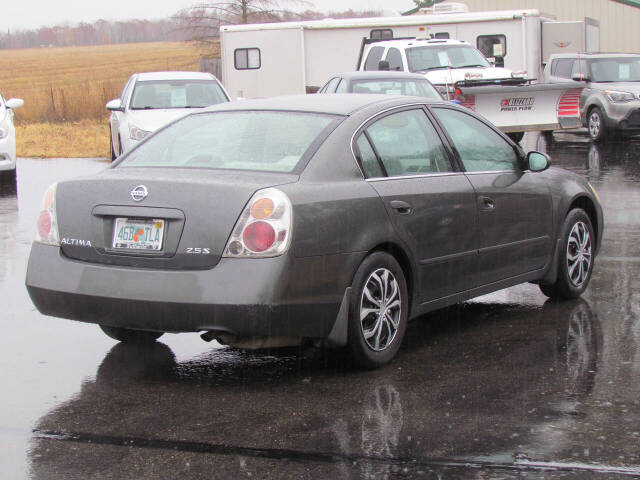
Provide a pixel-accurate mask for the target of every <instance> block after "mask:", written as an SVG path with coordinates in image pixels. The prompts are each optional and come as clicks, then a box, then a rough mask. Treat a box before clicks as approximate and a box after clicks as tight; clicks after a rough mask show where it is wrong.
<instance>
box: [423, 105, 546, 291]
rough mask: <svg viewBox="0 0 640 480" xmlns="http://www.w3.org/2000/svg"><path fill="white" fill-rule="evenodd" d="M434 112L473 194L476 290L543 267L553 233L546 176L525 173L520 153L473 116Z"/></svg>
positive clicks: (447, 110) (443, 109) (442, 110)
mask: <svg viewBox="0 0 640 480" xmlns="http://www.w3.org/2000/svg"><path fill="white" fill-rule="evenodd" d="M433 112H434V113H435V115H436V117H437V118H438V120H439V121H440V123H441V124H442V126H443V127H444V129H445V130H446V131H447V134H448V136H449V137H450V140H451V143H452V145H453V146H454V147H455V150H456V152H457V155H458V156H459V159H460V161H461V163H462V165H463V166H464V169H465V171H466V176H467V178H468V179H469V181H470V182H471V184H472V185H473V188H474V190H475V196H476V205H477V208H478V226H479V258H478V261H479V263H478V285H486V284H490V283H493V282H496V281H499V280H504V279H507V278H510V277H514V276H517V275H521V274H524V273H528V272H531V271H534V270H537V269H540V268H542V267H544V266H545V263H546V262H547V261H548V258H549V252H550V250H551V233H552V202H551V194H550V191H549V188H548V186H547V184H546V181H545V176H544V175H542V174H539V173H534V172H531V171H526V170H523V168H522V160H521V154H520V153H519V152H518V150H517V149H516V148H514V146H513V145H512V144H511V143H509V142H508V141H507V140H506V139H505V138H503V137H502V135H500V134H499V133H498V132H496V131H495V130H494V129H493V128H491V127H489V126H488V125H487V124H485V123H484V122H482V121H480V120H479V119H477V118H475V117H474V116H472V115H469V114H467V113H465V112H462V111H460V110H457V109H452V108H446V107H437V108H433Z"/></svg>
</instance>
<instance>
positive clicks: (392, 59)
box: [387, 48, 404, 71]
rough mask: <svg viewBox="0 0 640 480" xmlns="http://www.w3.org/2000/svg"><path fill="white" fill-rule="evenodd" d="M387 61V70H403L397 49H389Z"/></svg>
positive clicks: (400, 55) (400, 56)
mask: <svg viewBox="0 0 640 480" xmlns="http://www.w3.org/2000/svg"><path fill="white" fill-rule="evenodd" d="M387 61H388V62H389V70H400V71H402V70H404V67H403V65H402V54H401V53H400V50H398V49H397V48H390V49H389V51H388V52H387Z"/></svg>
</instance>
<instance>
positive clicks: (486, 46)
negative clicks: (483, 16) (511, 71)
mask: <svg viewBox="0 0 640 480" xmlns="http://www.w3.org/2000/svg"><path fill="white" fill-rule="evenodd" d="M476 46H477V47H478V50H480V51H481V52H482V54H483V55H484V56H485V57H504V56H505V55H506V54H507V37H506V36H504V35H502V34H499V35H479V36H478V38H476Z"/></svg>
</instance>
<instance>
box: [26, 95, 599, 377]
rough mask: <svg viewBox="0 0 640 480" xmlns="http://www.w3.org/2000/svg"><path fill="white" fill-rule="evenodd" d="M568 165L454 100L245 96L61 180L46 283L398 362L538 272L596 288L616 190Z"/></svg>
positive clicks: (63, 313)
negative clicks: (403, 353) (472, 304)
mask: <svg viewBox="0 0 640 480" xmlns="http://www.w3.org/2000/svg"><path fill="white" fill-rule="evenodd" d="M549 166H550V159H549V157H548V156H547V155H545V154H542V153H538V152H530V153H528V154H526V155H525V154H524V153H523V150H522V149H521V148H520V147H519V146H518V145H516V144H515V143H513V142H512V141H511V140H510V139H509V138H508V137H506V136H505V135H504V134H502V133H501V132H500V131H499V130H498V129H497V128H496V127H494V126H493V125H491V124H490V123H488V122H487V121H486V120H484V119H483V118H482V117H480V116H478V115H476V114H474V113H473V112H472V111H470V110H468V109H466V108H463V107H460V106H457V105H454V104H452V103H450V102H444V101H431V100H426V99H417V98H416V97H397V96H386V95H339V94H336V95H306V96H291V97H276V98H271V99H256V100H247V101H243V102H231V103H225V104H221V105H218V106H215V107H212V108H210V109H207V110H206V111H203V112H200V113H198V114H191V115H188V116H187V117H185V118H182V119H180V120H178V121H176V122H174V123H173V124H171V125H168V126H166V127H165V128H164V129H162V130H161V131H159V132H157V133H156V134H154V135H153V136H152V137H150V138H149V139H147V140H146V141H145V142H143V143H141V144H140V145H139V146H138V147H137V148H135V149H134V150H132V151H130V152H129V153H127V154H125V155H123V156H122V157H121V158H119V159H118V161H117V162H115V163H113V164H112V165H111V167H110V168H108V169H106V170H105V171H103V172H101V173H99V174H97V175H94V176H92V177H84V178H81V179H77V180H69V181H65V182H60V183H58V184H57V185H53V186H51V187H50V188H49V190H48V191H47V192H46V193H45V195H44V200H43V204H42V209H41V210H42V211H41V213H40V215H39V218H38V220H37V236H36V238H35V241H34V243H33V245H32V248H31V254H30V257H29V265H28V271H27V278H26V285H27V289H28V291H29V295H30V296H31V299H32V300H33V302H34V304H35V305H36V307H37V308H38V310H40V312H42V313H43V314H45V315H52V316H57V317H63V318H69V319H73V320H79V321H84V322H92V323H97V324H99V325H100V326H101V327H102V329H103V330H104V332H105V333H106V334H107V335H109V336H111V337H113V338H115V339H117V340H120V341H129V342H145V341H146V342H152V341H154V340H155V339H157V338H158V337H160V336H161V335H162V334H163V332H204V333H203V338H204V339H207V340H211V339H213V338H216V339H218V340H219V341H220V342H221V343H225V344H230V345H235V346H239V347H244V348H250V347H266V346H283V345H291V344H297V343H300V342H301V341H303V340H305V339H312V340H313V341H315V342H317V341H321V342H322V341H323V342H325V343H326V344H327V345H333V346H341V345H347V346H348V348H349V350H350V351H351V353H352V355H353V357H354V358H355V359H356V361H357V362H359V363H360V364H362V365H366V366H378V365H382V364H385V363H387V362H389V361H390V360H391V359H392V358H393V357H394V355H395V354H396V353H397V351H398V348H399V346H400V343H401V342H402V338H403V336H404V332H405V328H406V326H407V321H408V320H409V319H412V318H415V317H417V316H419V315H421V314H424V313H426V312H429V311H431V310H434V309H437V308H441V307H444V306H446V305H450V304H453V303H455V302H461V301H464V300H467V299H469V298H471V297H474V296H477V295H482V294H485V293H489V292H492V291H494V290H498V289H502V288H506V287H509V286H511V285H515V284H519V283H522V282H536V283H539V284H540V287H541V289H542V291H543V292H544V293H545V294H546V295H549V296H559V297H569V298H573V297H577V296H579V295H580V294H582V292H584V290H585V289H586V288H587V285H588V283H589V279H590V277H591V272H592V270H593V264H594V258H595V255H596V253H597V251H598V249H599V247H600V243H601V238H602V229H603V216H602V209H601V206H600V202H599V200H598V197H597V194H596V193H595V191H594V190H593V188H592V187H591V186H590V184H589V183H588V182H587V181H586V180H585V179H584V178H582V177H580V176H578V175H576V174H573V173H570V172H567V171H565V170H561V169H554V168H549ZM52 272H55V274H53V273H52Z"/></svg>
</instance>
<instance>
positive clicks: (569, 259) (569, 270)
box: [540, 208, 595, 299]
mask: <svg viewBox="0 0 640 480" xmlns="http://www.w3.org/2000/svg"><path fill="white" fill-rule="evenodd" d="M562 239H563V243H562V250H561V252H560V257H559V258H558V262H559V264H558V277H557V279H556V281H555V283H553V284H541V285H540V290H541V291H542V293H544V294H545V295H546V296H547V297H551V298H556V297H560V298H565V299H569V298H577V297H579V296H580V295H582V293H583V292H584V291H585V290H586V289H587V285H589V280H590V279H591V272H592V271H593V261H594V244H593V241H594V239H595V236H594V233H593V226H592V225H591V220H590V219H589V216H588V215H587V213H586V212H585V211H584V210H582V209H581V208H574V209H573V210H571V211H570V212H569V214H568V215H567V218H566V219H565V221H564V225H563V227H562Z"/></svg>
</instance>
